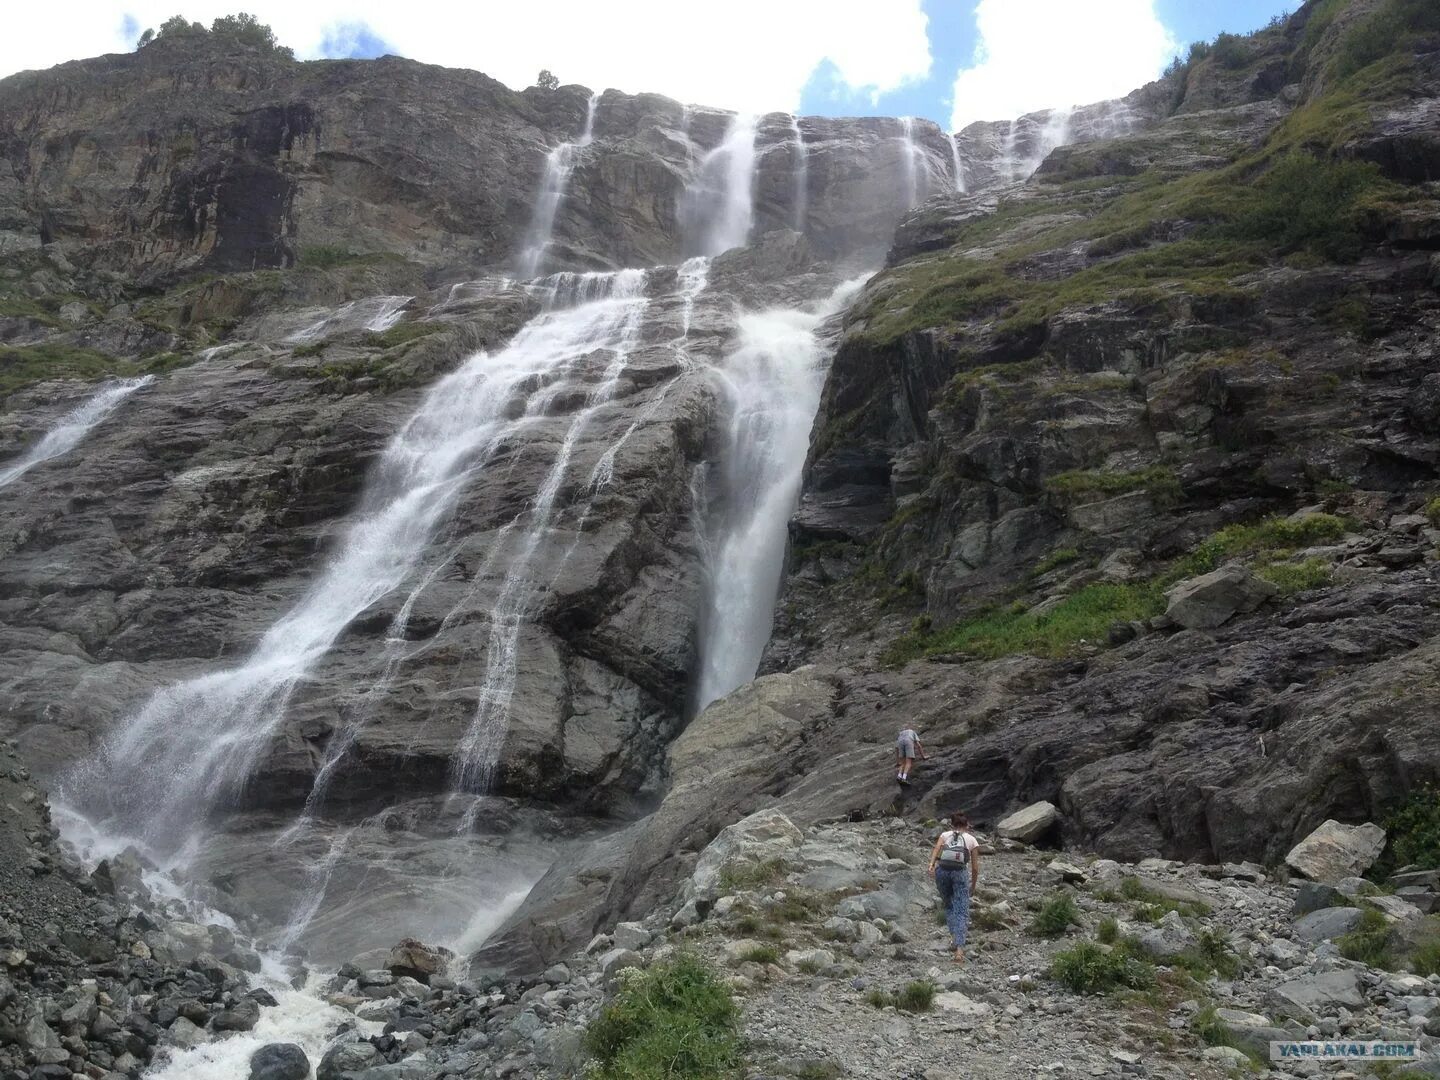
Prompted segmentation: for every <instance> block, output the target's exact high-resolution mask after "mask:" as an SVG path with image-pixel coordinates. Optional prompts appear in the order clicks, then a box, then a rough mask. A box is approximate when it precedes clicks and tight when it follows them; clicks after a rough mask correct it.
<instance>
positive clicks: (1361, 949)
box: [1335, 908, 1393, 968]
mask: <svg viewBox="0 0 1440 1080" xmlns="http://www.w3.org/2000/svg"><path fill="white" fill-rule="evenodd" d="M1389 938H1390V922H1389V920H1388V919H1386V918H1385V916H1384V915H1382V914H1380V912H1378V911H1376V910H1375V909H1374V908H1366V909H1365V910H1364V911H1362V912H1361V913H1360V921H1359V923H1357V924H1356V926H1355V929H1353V930H1351V931H1350V932H1349V933H1348V934H1341V935H1340V936H1339V937H1338V938H1336V939H1335V944H1336V945H1337V946H1339V948H1340V955H1341V956H1343V957H1345V959H1346V960H1358V961H1360V963H1362V964H1368V965H1369V966H1370V967H1378V968H1389V967H1390V966H1391V965H1392V963H1393V960H1392V959H1391V956H1390V945H1389Z"/></svg>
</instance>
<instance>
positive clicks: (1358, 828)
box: [1285, 818, 1385, 885]
mask: <svg viewBox="0 0 1440 1080" xmlns="http://www.w3.org/2000/svg"><path fill="white" fill-rule="evenodd" d="M1384 847H1385V830H1384V829H1382V828H1380V826H1379V825H1375V824H1372V823H1371V822H1368V821H1367V822H1366V823H1365V824H1363V825H1342V824H1340V822H1338V821H1336V820H1334V819H1333V818H1332V819H1330V820H1329V821H1326V822H1324V823H1323V824H1321V825H1320V827H1319V828H1317V829H1316V830H1315V831H1314V832H1312V833H1311V834H1310V835H1309V836H1307V837H1305V839H1304V840H1301V841H1300V842H1299V843H1298V844H1296V845H1295V846H1294V847H1293V848H1291V849H1290V852H1289V854H1287V855H1286V856H1285V864H1286V865H1287V866H1289V867H1290V869H1292V870H1294V871H1295V872H1296V873H1297V874H1300V875H1302V876H1304V877H1307V878H1309V879H1310V880H1311V881H1323V882H1327V883H1329V884H1332V885H1333V884H1334V883H1336V882H1338V881H1340V880H1341V879H1342V878H1347V877H1353V876H1355V875H1358V874H1363V873H1364V872H1365V871H1366V870H1368V869H1370V867H1371V865H1372V864H1373V863H1374V862H1375V860H1376V859H1378V858H1379V857H1380V852H1381V851H1382V850H1384Z"/></svg>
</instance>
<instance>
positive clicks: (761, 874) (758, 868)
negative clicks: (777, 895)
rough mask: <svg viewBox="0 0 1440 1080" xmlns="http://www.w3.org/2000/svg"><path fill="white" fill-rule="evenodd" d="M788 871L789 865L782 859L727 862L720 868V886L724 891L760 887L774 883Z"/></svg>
mask: <svg viewBox="0 0 1440 1080" xmlns="http://www.w3.org/2000/svg"><path fill="white" fill-rule="evenodd" d="M789 871H790V867H789V865H788V864H787V863H786V862H785V860H784V859H765V860H763V861H761V862H754V863H751V862H729V863H726V864H725V865H724V866H722V867H721V868H720V888H721V889H723V890H724V891H725V892H739V891H740V890H742V889H757V888H762V887H763V886H766V885H773V884H775V883H776V882H777V881H779V880H780V879H781V878H783V877H784V876H785V875H786V874H787V873H789Z"/></svg>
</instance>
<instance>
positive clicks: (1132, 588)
mask: <svg viewBox="0 0 1440 1080" xmlns="http://www.w3.org/2000/svg"><path fill="white" fill-rule="evenodd" d="M1164 607H1165V604H1164V597H1163V595H1162V592H1161V590H1159V589H1158V588H1157V587H1156V586H1155V585H1154V584H1153V583H1140V584H1113V583H1110V582H1096V583H1095V584H1092V585H1086V586H1084V587H1083V588H1081V589H1078V590H1076V591H1075V592H1073V593H1071V594H1070V595H1069V596H1067V597H1066V598H1065V599H1064V600H1063V601H1062V602H1061V603H1060V605H1059V606H1058V607H1056V608H1055V609H1053V610H1052V611H1049V612H1047V613H1045V614H1043V615H1032V614H1030V612H1029V611H1027V610H1026V609H1024V608H1023V607H1018V608H1017V607H1007V608H995V609H990V610H988V611H983V612H981V613H979V614H977V615H975V616H972V617H971V618H969V619H964V620H962V621H960V622H958V623H955V624H954V625H952V626H949V627H946V628H944V629H942V630H938V631H929V632H915V631H912V632H911V633H909V634H906V635H905V636H904V637H902V638H900V639H899V640H898V641H896V642H895V643H894V644H893V645H891V647H890V648H889V649H888V650H887V651H886V653H885V661H886V662H887V663H891V664H903V663H905V662H907V661H909V660H914V659H918V658H920V657H924V656H939V655H944V654H947V653H966V654H969V655H972V656H978V657H983V658H986V659H991V658H994V657H998V656H1010V655H1013V654H1015V653H1032V654H1034V655H1036V656H1052V657H1053V656H1065V655H1067V654H1069V653H1070V652H1071V651H1073V650H1074V648H1075V647H1076V646H1077V645H1079V644H1080V643H1081V642H1090V641H1103V640H1105V633H1106V631H1107V630H1108V629H1109V627H1110V624H1111V623H1114V622H1129V621H1132V620H1138V619H1148V618H1150V617H1151V616H1153V615H1158V614H1159V613H1160V612H1161V611H1163V610H1164Z"/></svg>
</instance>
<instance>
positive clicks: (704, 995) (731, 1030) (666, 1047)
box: [585, 953, 744, 1080]
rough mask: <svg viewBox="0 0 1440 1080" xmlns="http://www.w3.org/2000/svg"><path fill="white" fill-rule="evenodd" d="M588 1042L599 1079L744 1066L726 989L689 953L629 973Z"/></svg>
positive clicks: (716, 1073) (700, 1078)
mask: <svg viewBox="0 0 1440 1080" xmlns="http://www.w3.org/2000/svg"><path fill="white" fill-rule="evenodd" d="M585 1047H586V1049H587V1050H588V1051H589V1053H590V1054H591V1056H592V1057H593V1058H594V1059H595V1065H594V1068H593V1070H592V1072H591V1076H592V1077H593V1078H594V1080H687V1078H694V1080H719V1078H723V1077H731V1076H738V1075H739V1074H740V1071H741V1069H742V1068H743V1066H744V1053H743V1048H742V1044H741V1041H740V1033H739V1010H738V1009H737V1007H736V1005H735V1002H734V999H733V998H732V997H731V996H730V991H729V989H728V988H727V987H726V986H725V984H724V983H723V982H721V981H720V979H719V978H718V977H717V976H716V975H715V973H714V972H712V971H711V970H710V968H708V967H707V966H706V965H705V964H704V963H703V962H702V961H701V960H699V959H697V958H696V957H694V956H691V955H689V954H686V953H682V954H681V955H680V956H678V957H676V958H675V959H674V960H672V961H669V962H666V963H660V964H656V965H655V966H654V967H652V968H650V970H648V971H645V972H637V973H635V974H634V975H633V976H631V977H626V978H625V979H624V980H623V982H622V985H621V989H620V992H619V993H618V994H617V995H616V997H615V999H614V1000H613V1001H612V1002H611V1003H610V1004H609V1005H607V1006H605V1009H604V1010H603V1011H602V1012H601V1013H600V1015H599V1016H598V1017H597V1018H596V1019H595V1021H594V1022H593V1023H591V1025H590V1027H589V1030H588V1031H587V1032H586V1036H585Z"/></svg>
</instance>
